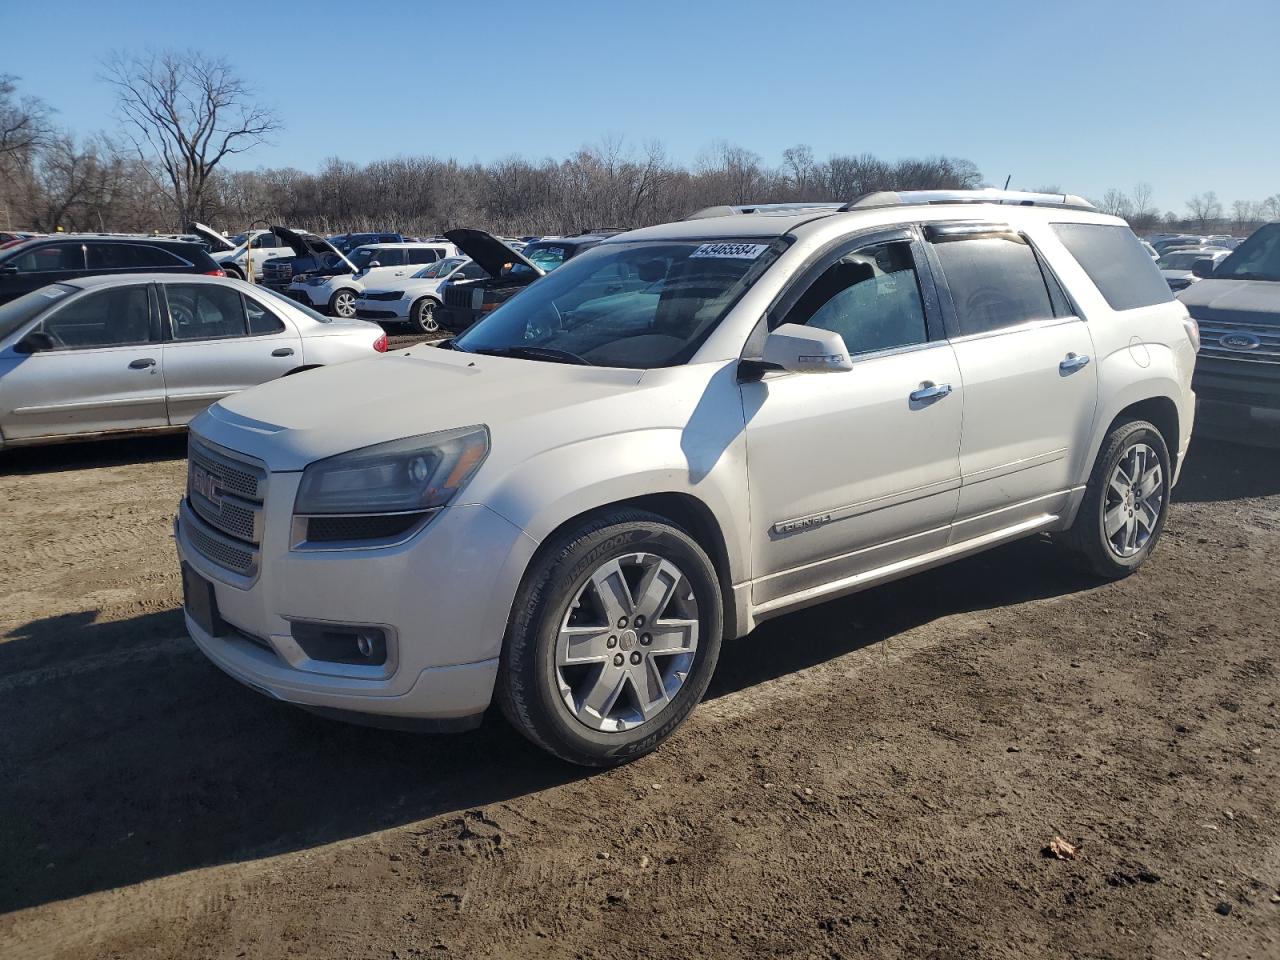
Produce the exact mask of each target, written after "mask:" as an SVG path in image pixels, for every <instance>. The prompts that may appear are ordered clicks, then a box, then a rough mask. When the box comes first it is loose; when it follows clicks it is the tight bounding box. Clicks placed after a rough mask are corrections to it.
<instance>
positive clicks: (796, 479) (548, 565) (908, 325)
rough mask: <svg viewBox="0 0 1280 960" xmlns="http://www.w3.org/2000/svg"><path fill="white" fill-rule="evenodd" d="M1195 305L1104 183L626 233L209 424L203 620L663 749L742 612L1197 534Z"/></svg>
mask: <svg viewBox="0 0 1280 960" xmlns="http://www.w3.org/2000/svg"><path fill="white" fill-rule="evenodd" d="M1197 346H1198V345H1197V332H1196V329H1195V325H1194V323H1193V322H1191V321H1190V320H1189V319H1188V316H1187V312H1186V310H1185V309H1184V308H1183V306H1182V305H1181V304H1180V303H1178V302H1177V301H1176V300H1174V299H1173V297H1172V295H1171V293H1170V291H1169V287H1168V285H1167V284H1166V283H1165V282H1164V280H1163V279H1162V278H1161V276H1160V272H1159V270H1158V269H1157V268H1156V266H1155V264H1154V263H1152V261H1151V258H1150V257H1149V256H1148V255H1147V254H1146V252H1145V251H1144V250H1143V248H1142V245H1141V244H1140V243H1139V241H1138V240H1137V238H1135V237H1134V236H1133V234H1132V233H1131V232H1130V231H1129V228H1128V227H1127V226H1126V225H1125V224H1124V222H1123V221H1122V220H1119V219H1117V218H1115V217H1110V216H1103V215H1101V214H1099V213H1097V212H1095V211H1094V210H1093V209H1092V208H1091V207H1089V205H1088V204H1087V203H1086V202H1085V201H1082V200H1079V199H1078V198H1075V197H1071V196H1065V197H1064V196H1061V195H1057V196H1052V195H1050V196H1045V195H1031V194H1016V193H1013V194H1011V193H1006V192H1003V191H978V192H963V191H961V192H927V193H915V194H905V193H904V194H875V195H872V196H869V197H865V198H863V199H861V200H859V201H855V202H853V203H851V204H848V205H845V206H838V205H835V204H828V205H821V204H818V205H809V206H804V207H802V206H799V205H787V206H785V207H782V208H768V207H757V208H746V209H744V208H728V207H725V208H715V209H712V210H709V211H704V212H703V213H702V214H700V215H695V217H693V218H690V219H688V220H685V221H682V222H679V223H670V224H665V225H663V226H657V227H650V228H647V229H643V230H637V231H634V232H631V233H626V234H621V235H618V236H615V237H611V238H609V239H608V240H605V241H604V242H603V243H601V244H600V245H599V246H597V247H596V248H595V249H593V250H590V251H588V252H587V253H584V254H583V255H581V256H580V257H575V258H574V259H573V260H572V261H571V262H569V263H567V264H565V265H564V266H563V267H561V268H559V269H558V270H556V271H555V272H553V273H551V274H549V275H548V276H547V277H545V278H543V279H541V280H538V281H537V282H536V283H534V284H532V285H530V286H529V287H528V288H527V289H526V290H524V291H523V292H521V294H520V295H519V296H517V297H515V298H513V299H512V300H510V301H509V302H508V303H505V304H503V305H502V306H501V307H500V308H499V309H497V310H496V311H494V312H493V313H492V314H491V315H490V316H488V317H487V318H485V319H484V320H483V321H482V322H480V323H478V324H477V325H476V326H475V327H473V328H472V329H470V330H468V331H467V332H466V333H465V334H463V335H462V336H460V337H458V338H457V339H456V340H453V341H452V342H451V343H449V344H447V345H446V349H438V348H436V347H418V348H415V349H412V350H409V351H399V352H396V353H394V354H387V355H386V357H384V358H378V359H375V360H371V361H363V362H355V363H348V364H343V365H341V366H337V367H332V368H328V369H323V370H317V371H314V372H311V373H308V374H307V375H306V376H301V377H290V378H288V379H285V380H282V381H278V382H275V383H272V384H268V385H266V386H263V387H259V388H256V389H254V390H250V391H248V392H246V393H243V394H240V395H238V396H235V397H232V398H229V399H227V400H223V401H221V402H219V403H217V404H215V405H214V406H213V407H211V408H210V409H209V411H208V412H206V413H205V414H203V415H202V416H201V417H199V418H198V419H197V420H196V421H195V422H194V423H193V424H192V429H191V455H190V468H189V475H190V480H189V484H188V492H187V497H186V498H185V499H184V500H183V502H182V504H181V506H180V512H179V516H178V520H177V524H176V539H177V546H178V552H179V555H180V558H181V560H182V564H183V572H184V585H185V588H186V618H187V626H188V629H189V630H190V632H191V635H192V637H194V639H195V642H196V643H197V644H198V645H199V647H200V648H201V650H203V651H204V653H205V654H206V655H207V656H208V657H209V658H210V659H211V660H212V661H213V662H214V663H216V664H217V665H218V666H219V667H221V668H222V669H223V670H225V671H226V672H227V673H229V674H230V675H231V676H233V677H235V678H237V679H238V680H240V681H242V682H243V683H245V684H247V685H248V686H250V687H252V688H253V689H255V690H258V691H260V692H263V693H266V694H267V695H269V696H272V697H275V698H278V699H281V700H286V701H289V702H292V703H295V704H299V705H302V706H305V707H308V708H311V709H315V710H319V711H322V712H327V713H331V714H334V715H340V716H345V717H348V718H351V719H356V720H363V721H364V722H375V723H380V724H385V723H396V722H399V723H405V722H411V721H412V722H416V723H417V724H418V725H422V724H424V723H428V722H430V725H432V726H435V727H444V728H455V729H456V728H465V727H468V726H472V725H474V724H476V723H478V722H479V720H480V718H481V715H482V714H483V712H484V711H485V710H486V709H487V708H488V707H489V705H490V702H491V700H496V701H497V702H498V703H499V704H500V705H501V707H502V709H503V711H504V712H505V713H506V715H507V717H508V718H509V719H510V721H511V722H512V723H513V724H514V725H515V726H516V727H518V728H519V729H520V730H521V731H522V732H523V733H524V734H526V735H527V736H528V737H529V738H530V739H531V740H533V741H534V742H535V743H537V744H539V745H541V746H543V747H545V748H546V749H548V750H550V751H551V752H553V753H555V754H557V755H558V756H560V757H563V758H565V759H567V760H570V761H573V762H575V763H581V764H590V765H606V764H613V763H618V762H621V761H624V760H627V759H630V758H633V757H635V756H638V755H639V754H642V753H644V752H645V751H648V750H651V749H653V748H654V747H655V746H657V745H658V744H659V743H661V742H662V741H663V740H664V739H665V738H666V737H668V736H669V735H670V734H671V733H672V731H673V730H674V729H675V728H676V727H677V726H679V724H680V723H681V722H682V721H683V720H684V719H685V718H686V717H687V716H688V715H689V713H690V711H692V710H693V708H694V706H695V704H696V703H697V702H698V700H699V698H700V697H701V696H702V694H703V692H704V691H705V689H706V687H707V683H708V681H709V680H710V678H711V673H712V671H713V669H714V668H715V665H716V659H717V657H718V656H719V653H720V645H721V640H722V639H723V638H732V637H738V636H742V635H743V634H746V633H747V632H748V631H750V630H751V629H752V628H753V627H754V626H755V625H756V624H757V623H759V622H760V621H762V620H764V619H765V618H768V617H773V616H776V615H778V614H782V613H785V612H787V611H791V610H795V609H797V608H800V607H804V606H807V605H810V604H814V603H818V602H821V601H823V600H826V599H829V598H831V597H837V596H840V595H842V594H847V593H850V592H852V591H855V590H861V589H864V588H866V587H871V586H873V585H875V584H878V583H882V582H884V581H886V580H890V579H894V578H897V577H903V576H906V575H909V574H911V573H914V572H916V571H919V570H923V569H925V568H928V567H932V566H935V565H938V564H941V563H944V562H946V561H949V560H954V559H956V558H958V557H962V556H966V555H968V554H972V553H975V552H977V551H980V550H985V549H987V548H988V547H993V546H995V545H997V544H1001V543H1005V542H1007V541H1010V540H1013V539H1015V538H1018V537H1024V536H1028V535H1031V534H1037V533H1041V532H1045V531H1049V532H1052V533H1053V534H1054V535H1055V536H1056V537H1057V538H1059V539H1060V540H1061V541H1062V543H1063V545H1064V546H1065V547H1066V548H1068V549H1069V551H1070V552H1072V553H1074V554H1075V555H1076V556H1077V557H1079V558H1081V559H1082V560H1083V561H1084V563H1085V564H1086V565H1087V566H1088V567H1089V568H1090V569H1092V570H1093V571H1094V572H1095V573H1097V574H1098V575H1100V576H1103V577H1122V576H1125V575H1127V574H1129V573H1131V572H1132V571H1134V570H1135V569H1137V567H1138V566H1140V565H1141V564H1142V563H1143V561H1145V560H1146V558H1147V557H1148V556H1149V555H1150V553H1151V551H1152V549H1153V548H1154V547H1155V545H1156V542H1157V541H1158V539H1159V537H1160V532H1161V529H1162V527H1163V524H1164V521H1165V516H1166V513H1167V510H1168V505H1169V495H1170V491H1171V488H1172V487H1173V484H1174V483H1175V481H1176V479H1177V475H1178V470H1179V467H1180V465H1181V464H1182V461H1183V459H1184V457H1185V454H1186V450H1187V444H1188V441H1189V439H1190V434H1191V422H1192V416H1193V410H1194V397H1193V394H1192V392H1191V388H1190V384H1191V374H1192V368H1193V367H1194V364H1195V356H1196V350H1197Z"/></svg>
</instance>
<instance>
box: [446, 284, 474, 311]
mask: <svg viewBox="0 0 1280 960" xmlns="http://www.w3.org/2000/svg"><path fill="white" fill-rule="evenodd" d="M444 302H445V304H446V305H447V306H450V307H458V308H460V309H462V310H470V309H471V288H470V287H445V290H444Z"/></svg>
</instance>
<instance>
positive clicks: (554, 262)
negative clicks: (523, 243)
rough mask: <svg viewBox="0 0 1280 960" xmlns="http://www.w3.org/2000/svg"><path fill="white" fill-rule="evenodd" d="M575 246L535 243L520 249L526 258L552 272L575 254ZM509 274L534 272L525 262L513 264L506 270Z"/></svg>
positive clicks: (517, 274) (514, 275) (512, 275)
mask: <svg viewBox="0 0 1280 960" xmlns="http://www.w3.org/2000/svg"><path fill="white" fill-rule="evenodd" d="M573 251H574V248H573V247H572V246H569V245H567V244H563V243H548V244H546V245H543V244H540V243H533V244H530V245H529V246H527V247H525V248H524V249H523V250H522V251H520V252H521V253H522V254H523V255H524V258H525V259H526V260H529V261H531V262H532V263H533V264H534V265H535V266H538V267H541V268H542V270H543V271H544V272H545V273H550V272H551V271H552V270H554V269H555V268H556V267H558V266H560V265H561V264H562V263H564V262H565V261H566V260H568V259H569V258H570V257H572V256H573ZM505 272H506V275H507V276H511V277H518V276H520V275H521V274H526V275H527V274H530V273H533V271H532V270H530V269H529V268H528V267H526V266H525V265H524V264H523V263H515V264H512V265H511V267H510V268H509V269H508V270H507V271H505Z"/></svg>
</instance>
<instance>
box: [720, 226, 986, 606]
mask: <svg viewBox="0 0 1280 960" xmlns="http://www.w3.org/2000/svg"><path fill="white" fill-rule="evenodd" d="M921 260H922V257H921V247H920V245H919V244H918V243H917V242H916V241H915V240H913V238H912V235H911V234H910V233H909V232H908V231H897V232H894V233H892V234H886V235H880V236H877V237H874V238H867V239H864V240H861V241H851V242H850V243H849V244H846V245H844V246H842V247H841V248H839V249H836V250H834V251H832V252H831V253H830V254H829V255H827V256H825V257H823V258H821V259H820V260H819V261H818V262H817V263H815V264H814V266H813V267H812V268H810V269H809V270H807V271H806V272H805V273H804V274H803V275H802V277H801V279H800V280H799V282H798V283H797V284H796V285H795V286H794V288H793V289H792V290H791V291H790V292H789V293H788V294H786V295H784V298H783V300H782V301H781V303H780V305H779V308H778V309H777V310H776V311H775V315H773V316H771V317H770V318H769V323H770V326H777V325H778V324H781V323H802V324H809V325H812V326H820V327H822V328H824V329H828V330H834V331H836V332H838V333H840V334H841V336H842V337H843V338H844V341H845V346H846V347H847V349H848V350H849V353H850V356H851V357H852V358H853V360H854V364H853V369H852V370H851V371H848V372H843V373H822V374H795V373H769V374H766V375H765V376H764V377H763V378H762V379H761V380H759V381H758V382H754V383H744V384H742V387H741V390H742V402H743V406H744V414H745V418H746V423H747V427H746V433H747V469H748V483H749V487H750V499H751V525H752V579H753V585H752V600H753V602H754V604H755V605H756V606H757V607H762V608H764V609H765V610H767V609H769V608H770V607H771V606H779V607H780V606H786V605H790V604H791V603H794V602H800V601H802V600H803V599H805V598H806V597H807V596H820V595H823V594H824V593H825V592H827V590H828V588H829V587H830V586H831V585H832V584H837V585H838V584H839V583H840V582H842V581H849V580H850V578H855V577H857V576H858V575H860V574H865V573H867V572H869V571H872V570H874V569H876V568H878V567H882V566H885V565H887V564H891V563H894V562H897V561H900V560H903V559H906V558H909V557H913V556H917V555H919V554H921V553H926V552H928V551H929V550H932V549H938V548H940V547H942V546H944V545H945V544H946V542H947V537H948V532H949V527H950V524H951V521H952V518H953V516H954V514H955V510H956V498H957V491H958V488H959V485H960V471H959V465H958V460H957V457H958V452H959V448H960V424H961V407H962V402H963V396H962V393H963V390H962V385H961V380H960V375H959V369H958V367H957V364H956V358H955V354H954V352H953V351H952V349H951V346H950V344H949V343H947V342H946V340H945V339H944V338H943V336H942V329H941V324H940V322H939V319H938V317H937V316H936V313H937V310H936V299H935V295H934V292H933V290H932V284H931V281H930V280H929V277H928V272H927V269H922V267H921Z"/></svg>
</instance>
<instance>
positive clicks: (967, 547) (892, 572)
mask: <svg viewBox="0 0 1280 960" xmlns="http://www.w3.org/2000/svg"><path fill="white" fill-rule="evenodd" d="M1058 519H1059V518H1058V515H1057V514H1056V513H1042V514H1040V516H1038V517H1032V518H1031V519H1030V520H1023V521H1022V522H1021V523H1018V524H1015V525H1013V526H1012V527H1005V528H1004V529H1003V530H993V531H992V532H991V533H986V534H983V535H982V536H980V537H974V538H973V539H971V540H962V541H961V542H960V543H953V544H950V545H948V546H945V547H941V548H940V549H938V550H934V551H932V552H930V553H922V554H921V555H920V556H918V557H910V558H908V559H906V560H899V561H898V562H896V563H890V564H886V565H885V566H883V567H876V568H875V569H874V570H865V571H863V572H862V573H855V574H853V576H849V577H843V578H841V579H840V580H833V581H832V582H831V583H824V584H822V585H821V586H817V587H810V588H809V589H808V590H800V591H797V592H796V593H789V594H787V595H786V596H782V597H775V598H774V599H773V600H769V601H768V602H766V603H762V604H760V606H758V607H754V608H752V611H751V613H752V615H753V616H754V618H755V619H757V620H761V619H765V618H767V617H771V616H777V615H778V614H781V613H784V612H787V611H790V610H795V609H799V608H801V607H808V606H812V605H813V604H815V603H822V602H823V601H826V600H830V599H833V598H834V597H838V596H843V595H844V594H848V593H856V592H858V591H859V590H865V589H867V588H868V587H874V586H876V585H878V584H881V583H885V582H887V581H889V580H897V579H898V578H900V577H905V576H909V575H910V574H913V573H919V572H921V571H923V570H928V569H930V568H932V567H937V566H941V565H942V564H944V563H949V562H950V561H952V560H958V559H959V558H961V557H965V556H968V555H969V554H972V553H981V552H982V551H983V550H986V549H987V548H988V547H994V546H998V545H999V544H1001V543H1004V542H1006V541H1009V540H1017V539H1018V538H1019V537H1024V536H1026V535H1027V534H1029V533H1035V532H1036V531H1037V530H1043V529H1045V528H1046V527H1049V526H1052V525H1053V524H1054V523H1056V522H1057V521H1058Z"/></svg>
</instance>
